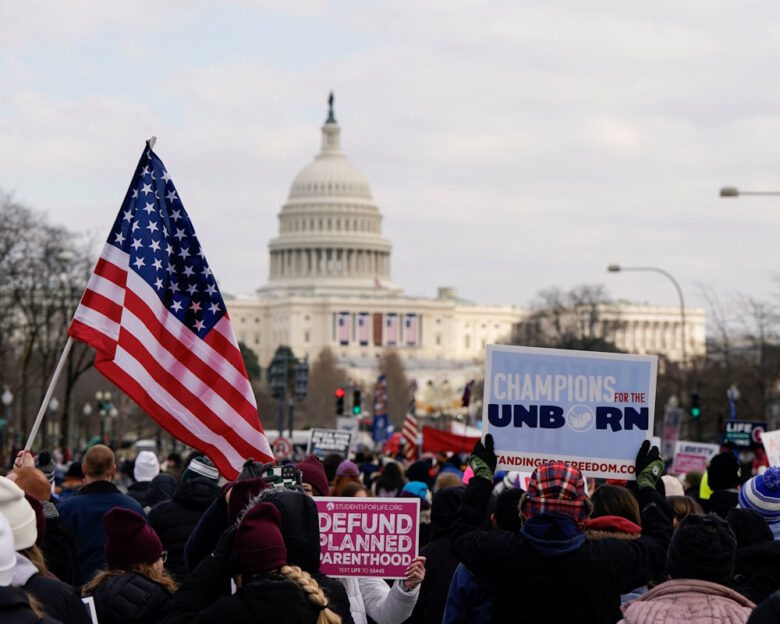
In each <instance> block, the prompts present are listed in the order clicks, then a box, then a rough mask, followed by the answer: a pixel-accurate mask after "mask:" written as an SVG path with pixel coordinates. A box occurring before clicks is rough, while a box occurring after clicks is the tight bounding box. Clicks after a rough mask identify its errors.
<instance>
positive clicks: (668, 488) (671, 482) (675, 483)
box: [661, 475, 685, 498]
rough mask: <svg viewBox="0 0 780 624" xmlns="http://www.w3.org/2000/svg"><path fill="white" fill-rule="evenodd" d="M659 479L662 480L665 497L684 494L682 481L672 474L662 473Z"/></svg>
mask: <svg viewBox="0 0 780 624" xmlns="http://www.w3.org/2000/svg"><path fill="white" fill-rule="evenodd" d="M661 481H663V482H664V492H665V494H666V498H670V497H671V496H685V490H684V489H683V485H682V482H681V481H680V480H679V479H678V478H677V477H675V476H674V475H663V476H662V477H661Z"/></svg>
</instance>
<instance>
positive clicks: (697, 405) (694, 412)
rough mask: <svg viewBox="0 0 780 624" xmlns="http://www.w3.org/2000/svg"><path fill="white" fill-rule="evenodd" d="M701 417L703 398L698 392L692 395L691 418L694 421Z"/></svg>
mask: <svg viewBox="0 0 780 624" xmlns="http://www.w3.org/2000/svg"><path fill="white" fill-rule="evenodd" d="M699 416H701V397H700V396H699V393H698V392H694V393H692V394H691V418H693V419H694V420H695V419H697V418H698V417H699Z"/></svg>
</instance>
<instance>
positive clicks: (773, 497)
mask: <svg viewBox="0 0 780 624" xmlns="http://www.w3.org/2000/svg"><path fill="white" fill-rule="evenodd" d="M739 506H740V508H742V509H752V510H753V511H755V512H757V513H759V514H761V517H762V518H764V520H766V523H767V524H768V525H769V527H770V528H771V529H773V531H774V529H776V528H777V527H778V525H780V467H778V466H771V467H770V468H767V469H766V470H765V471H764V472H763V473H762V474H760V475H756V476H755V477H753V478H752V479H749V480H748V481H747V482H746V483H745V484H744V485H743V486H742V488H741V489H740V490H739Z"/></svg>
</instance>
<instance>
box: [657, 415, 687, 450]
mask: <svg viewBox="0 0 780 624" xmlns="http://www.w3.org/2000/svg"><path fill="white" fill-rule="evenodd" d="M682 417H683V411H682V410H681V409H680V408H679V407H673V406H671V405H667V406H666V407H665V408H664V426H663V430H662V432H661V438H662V439H663V442H662V444H661V446H660V447H658V448H659V450H660V451H661V455H662V456H663V457H666V458H669V457H673V456H674V444H675V442H677V439H678V438H679V437H680V423H681V422H682Z"/></svg>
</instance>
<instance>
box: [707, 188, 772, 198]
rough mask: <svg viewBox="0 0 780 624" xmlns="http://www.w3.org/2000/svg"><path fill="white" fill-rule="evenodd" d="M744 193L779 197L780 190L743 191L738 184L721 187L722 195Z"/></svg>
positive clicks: (733, 195)
mask: <svg viewBox="0 0 780 624" xmlns="http://www.w3.org/2000/svg"><path fill="white" fill-rule="evenodd" d="M742 195H759V196H763V197H777V196H778V195H780V191H741V190H740V189H738V188H737V187H736V186H724V187H723V188H721V189H720V196H721V197H741V196H742Z"/></svg>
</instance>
